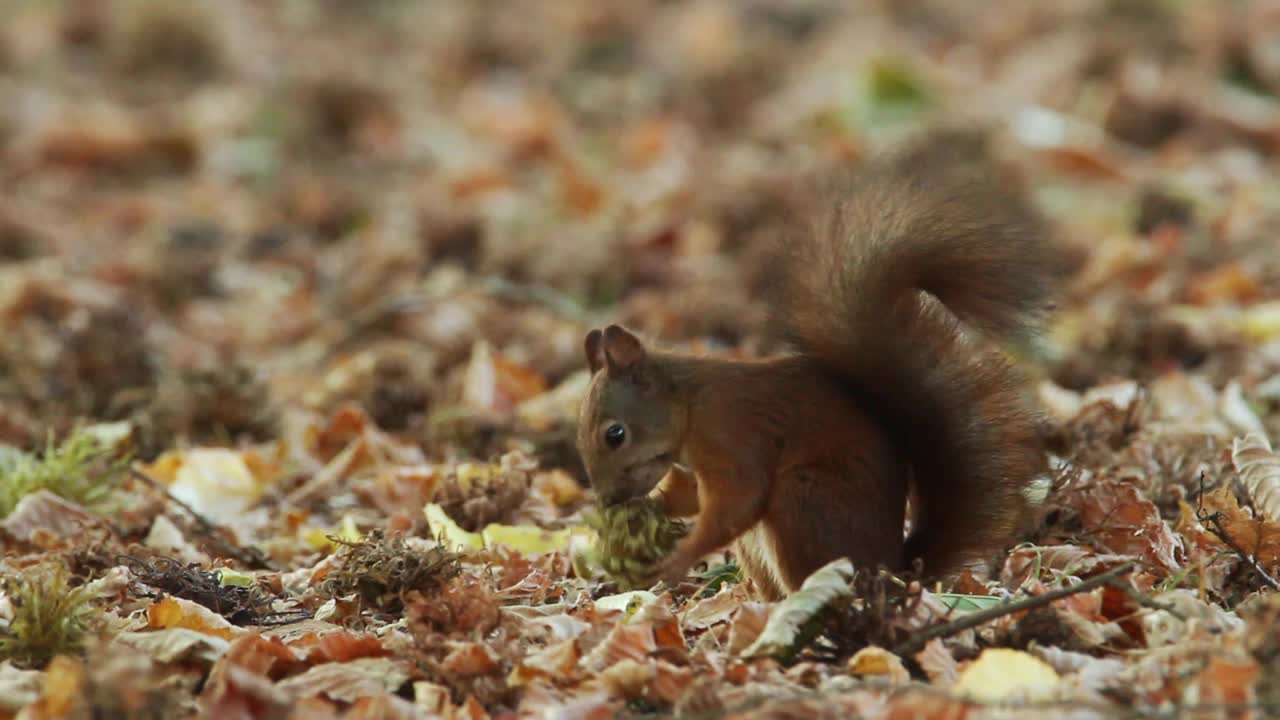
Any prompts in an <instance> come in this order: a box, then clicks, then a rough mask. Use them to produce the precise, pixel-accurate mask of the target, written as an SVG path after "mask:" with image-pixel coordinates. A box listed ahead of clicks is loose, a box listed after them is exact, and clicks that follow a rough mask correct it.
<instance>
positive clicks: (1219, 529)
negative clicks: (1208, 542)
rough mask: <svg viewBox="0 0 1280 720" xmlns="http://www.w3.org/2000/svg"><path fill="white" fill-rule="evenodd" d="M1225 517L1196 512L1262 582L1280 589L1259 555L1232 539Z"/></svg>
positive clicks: (1279, 583)
mask: <svg viewBox="0 0 1280 720" xmlns="http://www.w3.org/2000/svg"><path fill="white" fill-rule="evenodd" d="M1223 517H1224V516H1223V514H1222V513H1220V512H1214V513H1204V514H1202V513H1200V512H1197V513H1196V519H1197V520H1199V521H1200V523H1201V524H1202V525H1203V524H1205V523H1208V525H1207V527H1208V529H1209V532H1211V533H1213V535H1214V537H1216V538H1218V539H1219V540H1221V541H1222V544H1223V545H1226V546H1227V547H1228V548H1230V549H1231V551H1232V552H1234V553H1235V554H1237V555H1239V556H1240V559H1242V560H1244V561H1245V563H1246V564H1247V565H1248V566H1249V567H1251V568H1253V571H1254V572H1255V573H1257V574H1258V577H1260V578H1262V582H1264V583H1266V584H1267V586H1268V587H1270V588H1271V589H1272V590H1280V582H1277V581H1276V579H1275V578H1273V577H1271V574H1270V573H1268V572H1267V571H1266V570H1264V569H1263V567H1262V565H1260V564H1259V563H1258V560H1257V557H1256V556H1254V555H1252V554H1250V553H1247V552H1245V551H1244V548H1242V547H1240V546H1239V545H1237V544H1236V542H1235V541H1234V540H1232V539H1231V535H1230V534H1229V533H1228V532H1227V529H1226V528H1225V527H1223V525H1222V518H1223Z"/></svg>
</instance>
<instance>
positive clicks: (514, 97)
mask: <svg viewBox="0 0 1280 720" xmlns="http://www.w3.org/2000/svg"><path fill="white" fill-rule="evenodd" d="M0 17H3V19H4V21H3V23H0V146H2V147H3V151H2V153H3V154H2V156H0V442H4V443H9V444H13V445H17V446H19V447H32V446H33V445H37V444H40V443H42V442H43V441H44V438H45V434H46V432H48V431H51V430H52V431H54V432H63V431H65V430H67V429H68V428H70V427H71V426H72V425H73V424H74V423H75V422H76V421H77V420H78V419H84V418H88V419H91V420H94V421H122V422H128V423H129V426H128V427H129V430H130V432H132V433H134V434H135V435H136V440H137V444H138V447H139V448H140V450H141V453H142V455H144V456H149V455H154V454H155V453H157V452H158V451H160V450H164V449H166V448H170V447H173V446H175V445H178V444H182V443H188V442H191V443H239V442H252V441H257V440H265V439H268V438H272V437H276V436H278V435H279V434H280V433H282V432H285V431H286V428H287V425H288V421H289V418H290V417H291V416H293V415H295V414H297V415H300V416H305V415H306V414H308V413H310V414H321V415H324V414H328V413H332V412H333V411H334V410H335V408H339V407H342V406H344V405H345V404H350V403H354V404H357V405H359V406H360V407H362V408H364V410H365V411H367V412H368V413H369V415H370V416H371V418H372V419H373V420H374V421H375V422H376V424H377V426H378V427H380V428H382V429H383V430H386V431H389V432H394V433H403V434H406V435H409V436H411V437H415V438H418V439H419V440H420V441H421V444H422V446H423V447H425V448H426V449H427V451H428V452H429V453H430V454H431V455H433V456H443V455H449V456H458V455H474V456H487V455H490V454H493V453H497V452H501V451H503V450H505V449H509V448H512V447H521V448H524V449H526V450H529V451H532V452H535V453H537V454H538V456H539V457H540V458H541V459H542V460H543V461H544V462H547V463H550V464H551V465H553V466H560V467H575V466H576V458H575V457H574V453H573V451H572V442H571V438H572V435H571V425H572V418H573V409H574V407H575V404H576V399H577V393H578V392H579V391H580V389H581V387H582V383H583V380H584V377H583V374H582V372H581V371H582V366H583V361H582V351H581V340H582V335H583V333H584V332H585V331H586V329H588V328H589V327H591V326H592V325H594V324H598V323H600V322H605V321H619V322H624V323H627V324H629V325H630V326H632V327H634V328H636V329H638V330H640V331H642V332H644V333H646V334H648V335H650V336H652V337H656V338H660V339H662V340H663V341H665V342H668V343H671V344H677V345H684V346H689V347H697V348H702V349H706V350H709V351H717V352H742V353H755V352H761V351H763V350H767V347H765V346H762V345H761V344H760V341H759V331H760V321H761V318H762V308H761V306H760V281H761V276H762V271H763V270H764V268H762V267H760V265H761V263H760V261H759V260H758V257H759V250H760V248H761V243H762V242H764V241H767V240H769V239H771V238H773V237H775V236H776V235H777V233H778V232H780V231H782V230H784V229H786V228H787V227H788V226H789V224H790V222H789V220H788V213H789V212H790V211H791V210H792V209H794V207H795V203H796V201H797V195H802V194H803V191H802V190H800V189H801V188H804V187H805V185H804V184H803V181H804V179H805V178H810V177H814V176H817V175H821V173H823V172H824V171H827V170H830V169H833V168H838V167H846V166H851V165H854V164H856V163H857V162H858V161H859V159H860V158H863V157H866V156H867V154H869V153H872V152H875V151H877V150H879V149H881V148H883V147H888V146H891V145H892V144H894V143H896V142H898V141H900V140H902V139H903V138H905V137H910V136H913V134H917V133H920V132H928V131H929V130H930V129H931V128H936V127H941V126H964V127H966V128H971V129H973V128H976V129H978V130H980V131H981V132H980V133H978V134H976V135H974V137H978V138H981V139H984V140H985V141H987V142H989V146H990V148H991V149H992V152H993V153H994V154H995V155H996V156H998V157H999V158H1000V159H1001V161H1002V162H1004V163H1007V165H1008V167H1009V169H1010V171H1011V173H1012V176H1013V177H1018V178H1021V181H1022V182H1024V183H1025V185H1026V186H1027V187H1028V188H1029V189H1030V190H1031V191H1032V192H1033V193H1034V195H1035V198H1036V202H1037V203H1039V204H1040V206H1041V207H1042V208H1043V209H1044V210H1045V212H1046V213H1047V214H1048V215H1049V216H1050V218H1051V219H1052V220H1053V221H1054V222H1055V223H1056V224H1057V227H1058V230H1059V233H1060V235H1061V237H1062V240H1063V242H1064V243H1067V244H1068V245H1069V246H1070V247H1071V248H1072V259H1073V265H1072V270H1073V273H1074V280H1073V285H1072V286H1071V288H1069V293H1068V295H1067V296H1066V297H1065V298H1064V299H1063V307H1062V312H1061V313H1060V316H1059V319H1058V321H1057V326H1056V329H1055V332H1054V334H1053V337H1052V338H1051V342H1050V344H1049V347H1048V350H1047V354H1046V356H1045V357H1044V358H1043V360H1044V362H1043V374H1044V377H1045V378H1046V379H1049V380H1052V381H1053V383H1054V385H1053V387H1056V388H1059V389H1065V390H1075V391H1080V390H1085V389H1087V388H1090V387H1093V386H1096V385H1098V384H1099V383H1103V382H1106V381H1107V380H1108V379H1111V378H1128V377H1132V378H1140V379H1145V378H1153V377H1158V376H1160V375H1161V374H1163V373H1166V372H1168V371H1170V370H1188V371H1192V372H1195V373H1196V374H1197V376H1198V377H1202V378H1203V381H1204V382H1205V383H1207V384H1209V385H1213V386H1217V387H1220V386H1221V385H1222V384H1223V383H1225V382H1226V381H1227V380H1228V379H1234V380H1236V381H1237V382H1239V383H1241V385H1242V386H1243V388H1244V389H1245V392H1246V393H1247V394H1248V396H1249V397H1250V398H1251V400H1252V401H1254V402H1255V403H1256V404H1259V405H1260V406H1263V407H1270V408H1271V409H1272V410H1271V411H1269V412H1265V413H1264V414H1263V417H1264V418H1265V420H1264V421H1265V422H1266V423H1267V424H1268V426H1269V427H1271V428H1272V429H1273V435H1274V429H1275V428H1276V427H1277V415H1278V413H1277V412H1275V411H1274V408H1275V405H1276V402H1277V400H1276V399H1277V398H1280V383H1277V382H1275V381H1272V382H1270V383H1269V384H1268V382H1267V381H1268V379H1269V378H1272V377H1275V376H1276V374H1277V372H1280V349H1278V348H1277V341H1276V338H1277V336H1280V307H1278V306H1277V302H1280V289H1278V288H1280V250H1278V249H1277V248H1278V245H1280V241H1278V240H1277V238H1276V233H1275V230H1276V228H1277V227H1278V224H1277V221H1278V220H1280V193H1277V186H1276V183H1275V181H1274V177H1273V170H1272V168H1273V166H1274V160H1275V154H1276V152H1277V150H1280V104H1278V103H1277V99H1276V93H1277V92H1280V6H1278V5H1277V4H1275V3H1266V2H1212V3H1209V2H1191V1H1177V0H1063V1H1061V2H1037V3H1001V4H999V6H998V8H997V7H996V6H994V5H993V4H991V3H986V2H976V1H968V0H966V1H963V2H955V1H953V0H934V1H930V0H908V1H902V2H859V3H850V2H837V1H834V0H792V1H790V2H766V1H764V0H740V1H735V2H730V1H728V0H719V1H718V0H695V1H692V2H675V1H669V0H668V1H663V0H627V1H626V2H621V1H619V2H597V1H596V0H541V1H534V0H520V1H517V2H498V1H496V0H470V1H461V0H459V1H456V2H445V1H442V0H432V1H426V2H412V1H410V0H368V1H367V2H344V1H342V0H275V1H269V0H190V1H184V2H165V1H163V0H0ZM1250 347H1254V348H1258V347H1261V351H1259V352H1247V351H1246V350H1247V348H1250ZM1268 403H1270V405H1268Z"/></svg>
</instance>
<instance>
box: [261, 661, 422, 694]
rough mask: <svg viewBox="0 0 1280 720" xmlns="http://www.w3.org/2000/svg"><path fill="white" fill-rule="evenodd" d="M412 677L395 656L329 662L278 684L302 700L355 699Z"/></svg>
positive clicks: (392, 689)
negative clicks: (309, 698) (323, 697)
mask: <svg viewBox="0 0 1280 720" xmlns="http://www.w3.org/2000/svg"><path fill="white" fill-rule="evenodd" d="M408 680H409V672H408V670H406V668H405V666H404V663H402V662H400V661H397V660H393V659H391V658H361V659H359V660H352V661H351V662H344V663H325V664H323V665H316V666H315V667H312V668H310V669H309V670H307V671H306V672H304V673H302V674H301V675H294V676H293V677H289V678H285V679H284V680H282V681H280V683H279V684H278V685H277V687H278V688H280V689H281V690H283V691H285V692H287V693H289V695H290V696H291V697H294V698H296V699H301V698H305V697H312V696H315V695H326V696H328V697H330V698H333V699H334V700H342V701H345V702H353V701H355V700H358V699H360V698H362V697H373V696H377V695H381V694H383V693H388V692H395V691H396V690H397V689H399V687H400V686H401V685H404V684H405V682H407V681H408Z"/></svg>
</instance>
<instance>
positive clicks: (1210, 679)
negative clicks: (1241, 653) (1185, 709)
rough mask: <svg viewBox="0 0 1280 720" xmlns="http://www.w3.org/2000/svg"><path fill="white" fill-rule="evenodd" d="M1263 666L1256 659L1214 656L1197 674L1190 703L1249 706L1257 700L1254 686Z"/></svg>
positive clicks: (1212, 705)
mask: <svg viewBox="0 0 1280 720" xmlns="http://www.w3.org/2000/svg"><path fill="white" fill-rule="evenodd" d="M1261 675H1262V668H1261V667H1260V666H1259V665H1258V663H1256V662H1254V661H1253V660H1249V659H1244V660H1236V659H1229V658H1223V657H1214V658H1211V659H1210V660H1209V665H1208V667H1206V668H1205V669H1204V670H1202V671H1201V672H1200V674H1199V675H1197V676H1196V678H1195V680H1194V681H1193V687H1194V688H1195V690H1196V692H1195V694H1194V695H1192V697H1194V698H1195V700H1194V701H1192V702H1189V703H1188V705H1190V706H1192V707H1194V706H1196V705H1204V706H1206V707H1249V706H1251V705H1253V704H1254V703H1255V702H1256V699H1257V692H1256V690H1255V686H1256V684H1257V682H1258V679H1259V678H1260V677H1261Z"/></svg>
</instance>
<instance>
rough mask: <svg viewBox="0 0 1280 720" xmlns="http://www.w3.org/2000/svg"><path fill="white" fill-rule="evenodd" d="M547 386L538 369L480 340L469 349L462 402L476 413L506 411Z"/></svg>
mask: <svg viewBox="0 0 1280 720" xmlns="http://www.w3.org/2000/svg"><path fill="white" fill-rule="evenodd" d="M546 389H547V383H546V380H545V379H544V378H543V377H542V375H541V374H539V373H538V371H536V370H534V369H533V368H530V367H528V366H525V365H521V364H520V363H517V362H514V361H512V360H510V359H508V358H506V357H504V356H503V355H502V354H501V353H499V352H498V351H496V350H494V349H493V348H492V347H491V346H490V345H489V343H487V342H484V341H481V342H477V343H476V344H475V346H474V347H473V348H472V350H471V360H470V362H469V363H468V364H467V371H466V377H465V380H464V384H463V388H462V401H463V403H464V404H465V405H467V406H468V407H470V408H472V409H474V410H476V411H479V412H486V413H488V412H495V413H504V414H505V413H509V412H512V411H513V410H515V407H516V406H517V405H519V404H520V403H522V402H524V401H525V400H528V399H529V398H532V397H534V396H536V395H539V394H541V393H542V392H544V391H545V390H546Z"/></svg>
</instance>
